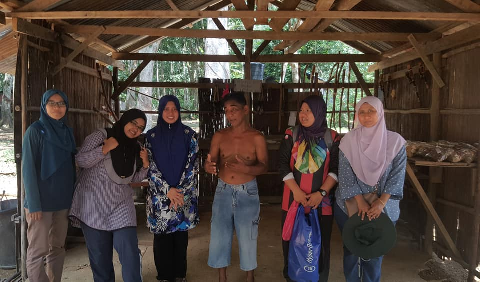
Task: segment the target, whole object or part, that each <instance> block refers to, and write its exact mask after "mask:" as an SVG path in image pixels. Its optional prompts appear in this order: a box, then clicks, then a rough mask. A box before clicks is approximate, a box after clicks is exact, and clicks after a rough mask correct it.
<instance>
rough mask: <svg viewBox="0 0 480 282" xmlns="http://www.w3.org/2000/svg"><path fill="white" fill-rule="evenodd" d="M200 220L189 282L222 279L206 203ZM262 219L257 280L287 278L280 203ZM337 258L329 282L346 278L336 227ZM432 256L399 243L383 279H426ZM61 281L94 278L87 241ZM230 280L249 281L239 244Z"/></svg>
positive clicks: (147, 269) (149, 261) (150, 277)
mask: <svg viewBox="0 0 480 282" xmlns="http://www.w3.org/2000/svg"><path fill="white" fill-rule="evenodd" d="M202 210H204V211H203V212H201V220H202V221H201V223H200V224H199V226H198V227H196V228H195V229H193V230H191V231H190V233H189V246H188V273H187V278H188V281H190V282H210V281H218V280H217V279H218V278H217V271H216V270H215V269H212V268H210V267H208V265H207V259H208V244H209V235H210V224H209V222H210V220H209V219H210V217H211V212H210V211H209V208H208V207H202ZM261 217H262V219H261V222H260V230H259V234H260V235H259V237H258V268H257V270H256V271H255V277H256V281H260V282H262V281H268V282H274V281H284V279H283V277H282V267H283V256H282V250H281V239H280V238H281V230H280V205H262V208H261ZM140 223H141V224H140V225H142V226H143V227H139V228H138V232H139V241H140V246H139V247H140V250H141V251H142V254H143V261H142V265H143V278H144V281H156V280H155V276H156V271H155V265H154V262H153V252H152V240H153V239H152V238H153V237H152V235H151V234H149V233H148V231H147V229H146V227H144V224H143V223H142V222H140ZM331 247H332V257H331V270H330V279H329V281H332V282H336V281H345V279H344V278H343V272H342V253H343V250H342V243H341V237H340V233H339V231H338V228H337V227H334V230H333V241H332V246H331ZM427 260H428V257H427V256H426V254H424V253H423V252H420V251H418V250H417V249H416V248H415V246H414V245H412V244H411V242H409V241H408V240H400V241H399V242H398V243H397V246H396V247H395V248H394V249H393V250H392V251H391V252H390V253H389V254H388V255H387V256H386V257H385V259H384V263H383V275H382V281H388V282H405V281H409V282H415V281H418V282H424V281H425V280H423V279H421V278H420V277H419V276H418V274H417V273H418V272H419V270H420V269H422V268H423V264H424V262H425V261H427ZM114 261H115V275H116V281H122V278H121V266H120V263H119V261H118V257H117V256H116V254H115V259H114ZM64 269H65V270H64V274H63V279H62V281H93V279H92V272H91V270H90V267H89V261H88V255H87V249H86V247H85V245H84V244H83V243H70V244H69V250H68V252H67V258H66V261H65V268H64ZM227 272H228V278H229V281H244V279H245V276H244V275H245V274H244V272H242V271H241V270H240V269H239V258H238V245H237V244H236V242H234V245H233V251H232V261H231V266H229V267H228V270H227Z"/></svg>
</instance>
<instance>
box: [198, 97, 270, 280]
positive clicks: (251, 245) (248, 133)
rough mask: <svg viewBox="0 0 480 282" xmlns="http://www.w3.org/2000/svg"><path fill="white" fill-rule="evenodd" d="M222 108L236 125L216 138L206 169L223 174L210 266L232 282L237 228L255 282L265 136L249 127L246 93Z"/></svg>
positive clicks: (250, 277) (241, 250)
mask: <svg viewBox="0 0 480 282" xmlns="http://www.w3.org/2000/svg"><path fill="white" fill-rule="evenodd" d="M223 106H224V109H225V116H226V117H227V120H228V122H229V123H230V125H231V126H230V127H228V128H225V129H223V130H220V131H217V132H216V133H215V135H213V138H212V142H211V145H210V154H208V157H207V161H206V163H205V171H207V172H208V173H211V174H215V175H216V174H217V172H218V176H219V179H218V185H217V189H216V192H215V198H214V201H213V206H212V224H211V234H210V248H209V256H208V265H209V266H210V267H213V268H218V274H219V279H218V280H219V281H220V282H225V281H227V266H228V265H229V264H230V257H231V250H232V236H233V230H234V229H235V231H236V234H237V239H238V245H239V253H240V268H241V269H242V270H243V271H246V272H247V281H248V282H253V281H254V275H253V271H254V269H255V268H256V267H257V235H258V221H259V220H260V217H259V214H260V201H259V197H258V188H257V181H256V179H255V177H256V176H257V175H260V174H263V173H265V172H267V169H268V167H267V158H268V157H267V145H266V143H265V138H264V137H263V135H262V133H260V132H258V131H257V130H255V129H253V128H252V127H250V125H249V124H248V121H247V119H246V117H247V115H248V107H247V106H246V101H245V97H244V96H243V94H242V93H230V94H228V95H227V96H226V97H225V98H224V104H223ZM217 164H218V165H217Z"/></svg>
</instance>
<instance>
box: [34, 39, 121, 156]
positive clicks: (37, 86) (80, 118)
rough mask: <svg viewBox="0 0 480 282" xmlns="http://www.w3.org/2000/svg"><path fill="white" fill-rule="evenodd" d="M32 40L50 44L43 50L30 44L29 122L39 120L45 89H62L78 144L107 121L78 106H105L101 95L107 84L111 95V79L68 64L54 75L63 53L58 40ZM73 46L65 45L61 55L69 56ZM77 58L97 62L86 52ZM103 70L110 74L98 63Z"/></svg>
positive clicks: (89, 64)
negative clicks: (86, 54) (79, 69)
mask: <svg viewBox="0 0 480 282" xmlns="http://www.w3.org/2000/svg"><path fill="white" fill-rule="evenodd" d="M28 39H29V41H30V42H32V43H34V44H37V45H39V46H42V47H45V48H47V49H48V50H49V51H46V50H47V49H45V50H43V51H41V50H39V48H36V47H32V46H28V65H29V68H28V75H27V83H28V89H27V106H28V107H29V109H30V110H29V111H28V120H27V125H30V124H31V123H32V122H34V121H36V120H38V118H39V116H40V114H39V106H40V101H41V97H42V95H43V93H44V92H45V91H46V90H47V89H51V88H55V89H59V90H61V91H63V92H65V94H66V95H67V96H68V99H69V104H70V109H71V111H70V112H69V113H68V116H67V117H68V124H69V126H71V127H72V128H73V132H74V135H75V141H76V143H77V146H80V145H81V144H82V143H83V140H84V139H85V137H86V136H87V135H89V134H90V133H92V132H93V131H94V130H95V129H97V128H100V127H105V126H106V125H107V124H108V123H106V122H105V120H104V119H102V118H101V117H100V116H99V115H98V114H96V113H94V112H91V111H87V112H78V111H75V110H93V109H102V107H104V106H105V100H104V98H103V96H102V95H101V93H102V91H103V88H102V86H101V84H100V83H103V84H104V91H105V92H106V93H107V95H108V97H110V95H111V92H112V83H111V81H105V80H101V79H100V78H99V76H93V75H92V74H87V73H84V72H81V71H78V70H75V69H72V68H69V67H65V68H63V69H62V70H61V71H60V72H59V73H58V74H57V75H55V76H52V75H51V74H52V72H53V69H54V68H55V67H56V65H57V64H58V63H59V58H58V56H57V55H58V54H60V48H62V47H61V46H60V45H59V44H55V43H51V42H46V41H41V40H37V39H34V38H31V37H29V38H28ZM71 52H72V50H70V49H68V48H65V47H63V48H62V49H61V54H62V57H64V58H65V57H67V56H68V55H69V54H70V53H71ZM74 62H76V63H79V64H81V65H83V66H86V67H88V68H91V69H92V70H94V71H96V62H95V60H94V59H92V58H89V57H87V56H85V55H79V56H77V57H76V58H75V59H74ZM99 68H101V71H102V72H103V73H107V74H110V71H109V70H108V69H107V68H106V67H104V66H99ZM109 100H110V99H109Z"/></svg>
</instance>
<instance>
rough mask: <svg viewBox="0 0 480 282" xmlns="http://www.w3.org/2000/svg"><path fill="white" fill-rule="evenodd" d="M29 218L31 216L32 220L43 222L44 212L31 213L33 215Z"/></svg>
mask: <svg viewBox="0 0 480 282" xmlns="http://www.w3.org/2000/svg"><path fill="white" fill-rule="evenodd" d="M28 216H30V219H31V220H41V219H42V212H41V211H38V212H31V213H29V214H28Z"/></svg>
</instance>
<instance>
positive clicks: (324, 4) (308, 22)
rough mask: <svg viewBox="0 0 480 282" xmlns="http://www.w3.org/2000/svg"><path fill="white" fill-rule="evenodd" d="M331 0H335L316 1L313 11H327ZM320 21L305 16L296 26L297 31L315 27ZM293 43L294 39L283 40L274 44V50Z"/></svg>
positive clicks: (333, 0)
mask: <svg viewBox="0 0 480 282" xmlns="http://www.w3.org/2000/svg"><path fill="white" fill-rule="evenodd" d="M333 2H335V0H325V1H317V4H316V5H315V8H314V11H328V10H330V7H331V6H332V4H333ZM320 21H321V19H312V18H307V19H305V20H304V21H303V22H302V24H301V25H300V26H299V27H298V29H297V31H311V30H313V29H314V28H315V26H317V25H318V23H319V22H320ZM293 43H295V41H283V42H281V43H280V44H278V45H277V46H275V50H283V49H285V48H286V47H288V46H290V45H292V44H293Z"/></svg>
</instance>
